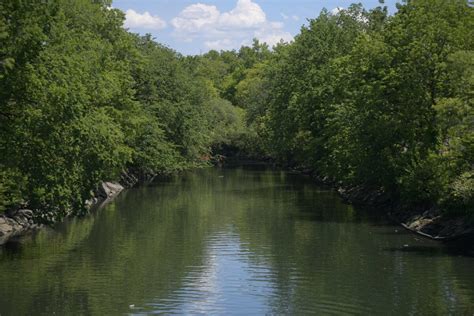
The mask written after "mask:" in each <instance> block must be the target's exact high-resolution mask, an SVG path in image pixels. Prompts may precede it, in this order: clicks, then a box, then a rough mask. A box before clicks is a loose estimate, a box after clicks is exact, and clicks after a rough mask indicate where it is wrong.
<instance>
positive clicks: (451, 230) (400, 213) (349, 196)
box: [291, 168, 474, 241]
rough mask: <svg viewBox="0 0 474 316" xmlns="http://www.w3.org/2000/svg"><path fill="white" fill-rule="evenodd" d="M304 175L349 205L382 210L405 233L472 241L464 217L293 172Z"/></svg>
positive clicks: (471, 224)
mask: <svg viewBox="0 0 474 316" xmlns="http://www.w3.org/2000/svg"><path fill="white" fill-rule="evenodd" d="M291 170H292V171H294V172H298V173H302V174H306V175H308V176H310V177H312V178H313V179H314V180H315V181H316V182H318V183H320V184H324V185H328V186H331V187H333V188H335V189H336V190H337V192H338V193H339V195H340V196H341V197H342V198H343V199H344V201H346V202H347V203H349V204H354V205H361V206H368V207H374V208H380V209H383V210H384V211H385V212H386V213H387V214H388V216H389V217H390V219H391V220H392V221H394V222H396V223H397V224H399V225H401V226H403V227H404V228H405V229H407V230H409V231H411V232H413V233H416V234H418V235H421V236H423V237H426V238H430V239H433V240H438V241H455V240H460V239H472V240H474V221H473V219H471V218H467V217H466V216H457V217H448V216H447V215H445V214H443V213H442V212H441V210H439V209H438V208H436V207H431V208H418V209H410V208H406V207H404V206H403V205H402V204H401V203H399V201H393V200H391V198H390V196H389V195H388V194H386V193H385V192H383V191H382V190H380V189H374V188H367V187H364V186H350V187H349V186H341V185H339V184H337V183H335V182H333V181H331V180H330V179H328V178H326V177H320V176H319V175H317V174H315V173H314V172H313V171H312V170H311V169H305V168H292V169H291Z"/></svg>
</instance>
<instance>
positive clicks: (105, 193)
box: [0, 171, 155, 246]
mask: <svg viewBox="0 0 474 316" xmlns="http://www.w3.org/2000/svg"><path fill="white" fill-rule="evenodd" d="M154 177H155V176H154V175H153V176H151V177H147V176H145V177H143V178H141V177H140V176H138V175H134V174H133V173H132V172H130V171H129V172H123V173H122V174H121V175H120V179H119V180H118V181H103V182H101V183H100V184H99V185H98V188H97V189H96V190H95V192H94V195H93V197H91V198H90V199H89V200H86V201H85V205H86V208H87V210H88V211H89V212H92V211H96V210H100V209H101V208H103V207H104V206H105V205H107V204H108V203H109V202H111V201H113V200H114V199H115V198H116V197H117V196H119V195H120V193H122V192H123V191H124V190H125V189H128V188H132V187H134V186H135V185H137V184H139V183H141V182H146V181H151V180H152V179H153V178H154ZM72 217H76V216H72ZM66 218H67V217H66ZM66 218H64V219H63V221H64V220H66ZM44 227H48V225H45V224H41V223H39V222H38V221H37V220H36V217H35V214H34V212H33V210H30V209H17V210H8V211H6V212H5V213H4V214H0V246H2V245H4V244H6V243H8V242H12V241H15V240H16V239H19V238H21V237H23V236H27V235H29V234H33V233H35V232H37V231H38V230H40V229H42V228H44Z"/></svg>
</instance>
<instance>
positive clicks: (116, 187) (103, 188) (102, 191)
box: [98, 182, 124, 199]
mask: <svg viewBox="0 0 474 316" xmlns="http://www.w3.org/2000/svg"><path fill="white" fill-rule="evenodd" d="M123 189H124V187H123V186H121V185H120V184H118V183H113V182H102V183H101V185H100V186H99V190H98V195H99V196H100V197H102V198H104V199H110V198H112V197H114V196H116V195H117V194H119V193H120V192H122V191H123Z"/></svg>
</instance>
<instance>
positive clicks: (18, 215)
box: [0, 160, 474, 246]
mask: <svg viewBox="0 0 474 316" xmlns="http://www.w3.org/2000/svg"><path fill="white" fill-rule="evenodd" d="M257 162H258V163H263V164H265V165H272V166H273V167H275V166H279V165H278V164H275V163H269V162H268V161H257V160H252V163H257ZM236 163H237V162H236V161H234V160H227V161H225V162H224V163H222V164H219V165H220V166H221V167H222V166H225V165H233V164H234V165H235V164H236ZM242 163H244V164H249V163H250V161H245V162H242V161H240V164H242ZM216 165H217V164H216ZM279 167H282V168H283V169H286V170H288V171H290V172H296V173H299V174H302V175H306V176H309V177H310V178H311V179H312V180H314V181H315V182H316V183H318V184H322V185H327V186H329V187H331V188H332V189H333V190H335V191H336V192H337V193H338V195H339V196H340V197H341V198H342V199H343V200H344V202H345V203H347V204H351V205H355V206H363V207H377V208H382V209H383V211H384V213H385V214H386V216H387V217H388V219H390V220H391V221H393V222H394V223H396V224H397V225H400V226H401V227H403V228H404V229H406V230H408V231H410V232H412V233H414V234H417V235H419V236H421V237H424V238H428V239H431V240H435V241H440V242H451V241H458V240H463V239H467V240H473V241H474V223H473V222H472V221H469V219H468V218H467V217H466V216H458V217H452V218H451V217H450V218H447V217H446V216H443V214H442V213H441V212H440V210H438V209H436V208H431V209H428V210H426V209H424V210H412V211H407V210H406V209H404V208H402V207H401V205H400V203H397V202H393V201H390V199H389V198H388V197H387V196H386V195H385V194H384V193H383V192H381V191H377V190H369V189H367V188H364V187H362V186H353V187H348V186H347V187H344V186H338V185H335V184H334V183H332V182H331V181H329V180H328V179H327V178H321V177H320V176H318V175H316V174H315V173H314V172H313V171H312V170H309V169H303V168H288V167H284V166H279ZM155 176H156V175H151V176H142V177H140V176H139V175H134V174H133V173H132V172H130V171H129V172H123V173H122V174H121V176H120V180H118V181H104V182H101V183H100V185H99V186H98V189H97V190H96V191H95V194H94V196H93V197H92V198H91V199H89V200H87V201H86V203H85V204H86V207H87V209H88V210H89V211H95V210H100V209H101V208H103V207H104V206H105V205H107V204H108V203H109V202H111V201H113V200H114V199H115V198H116V197H117V196H119V195H120V193H121V192H122V191H124V190H125V189H128V188H132V187H134V186H136V185H137V184H139V183H145V182H150V181H152V180H153V179H154V178H155ZM46 226H47V225H44V224H41V223H38V222H37V221H35V216H34V212H33V211H32V210H30V209H18V210H14V211H11V210H10V211H7V212H5V213H4V214H0V246H1V245H4V244H6V243H8V242H10V241H14V240H15V239H18V238H21V237H22V236H25V235H28V234H31V233H34V232H36V231H38V230H39V229H42V228H44V227H46Z"/></svg>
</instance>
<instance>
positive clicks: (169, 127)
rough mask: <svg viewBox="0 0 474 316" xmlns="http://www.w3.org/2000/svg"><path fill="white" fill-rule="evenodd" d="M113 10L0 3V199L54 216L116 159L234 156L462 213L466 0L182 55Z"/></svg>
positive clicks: (472, 192) (119, 167)
mask: <svg viewBox="0 0 474 316" xmlns="http://www.w3.org/2000/svg"><path fill="white" fill-rule="evenodd" d="M123 20H124V15H123V13H122V12H121V11H119V10H116V9H111V7H110V3H109V1H106V0H102V1H90V0H77V1H76V0H75V1H72V0H55V1H43V2H34V3H26V2H24V1H14V0H6V1H2V2H1V3H0V210H1V209H6V208H9V207H14V206H18V205H28V207H31V208H33V209H35V210H36V212H37V214H38V215H39V216H40V217H41V214H43V213H44V212H48V214H51V211H53V212H52V214H54V216H55V218H56V219H60V218H62V217H63V216H65V215H68V214H76V213H81V212H82V211H83V210H84V201H85V200H86V199H87V198H89V197H90V196H91V194H92V191H93V189H94V188H95V187H96V186H97V185H98V183H99V182H100V181H101V180H104V179H113V178H117V177H118V176H119V174H120V173H121V172H123V171H124V170H130V169H132V170H135V171H138V172H141V173H157V172H165V171H173V170H180V169H184V168H188V167H191V166H196V165H200V164H203V163H205V162H206V161H207V160H208V159H209V157H210V155H212V154H213V153H229V152H234V153H235V152H236V151H239V152H240V154H242V153H244V154H245V155H247V156H252V157H272V158H273V159H275V160H277V161H280V162H283V163H285V164H290V165H298V166H304V167H306V168H310V169H312V170H314V171H315V172H316V173H318V174H320V175H321V176H323V177H326V178H328V179H330V180H332V181H334V182H336V183H339V184H341V185H360V186H364V187H366V188H368V189H371V190H378V191H383V192H385V193H386V194H388V195H389V196H390V197H391V198H392V199H393V200H396V201H403V202H404V203H405V204H406V205H410V206H422V207H431V206H439V207H441V208H442V209H444V210H446V211H449V212H451V213H456V212H458V213H466V212H471V213H472V212H474V171H473V165H474V110H473V102H474V101H473V95H474V9H473V7H472V5H471V4H469V1H466V0H450V1H445V0H411V1H405V2H404V3H403V4H400V5H398V11H397V13H396V14H394V15H389V14H388V12H387V9H386V8H385V7H384V6H383V5H381V6H380V7H377V8H375V9H372V10H370V11H367V10H365V9H364V8H363V7H362V6H360V5H352V6H351V7H350V8H349V9H347V10H342V11H340V12H339V13H337V14H331V13H330V12H328V11H323V12H321V14H320V15H319V17H317V18H315V19H312V20H309V21H308V25H307V26H303V27H302V29H301V33H300V34H299V35H297V36H296V38H295V40H294V42H292V43H290V44H285V43H281V44H279V45H277V46H276V47H274V48H273V50H271V49H270V48H269V47H268V46H267V45H265V44H262V43H259V42H258V41H254V43H253V45H252V47H242V48H241V49H240V50H238V51H222V52H216V51H210V52H209V53H207V54H204V55H202V56H188V57H184V56H181V55H179V54H178V53H176V52H174V51H172V50H171V49H169V48H166V47H164V46H162V45H160V44H158V43H156V42H154V41H153V39H152V38H151V37H150V36H138V35H134V34H131V33H129V32H127V31H126V30H124V29H123V27H122V25H123ZM48 220H54V219H52V218H48Z"/></svg>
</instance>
